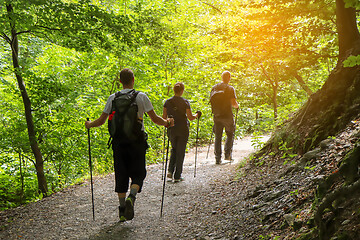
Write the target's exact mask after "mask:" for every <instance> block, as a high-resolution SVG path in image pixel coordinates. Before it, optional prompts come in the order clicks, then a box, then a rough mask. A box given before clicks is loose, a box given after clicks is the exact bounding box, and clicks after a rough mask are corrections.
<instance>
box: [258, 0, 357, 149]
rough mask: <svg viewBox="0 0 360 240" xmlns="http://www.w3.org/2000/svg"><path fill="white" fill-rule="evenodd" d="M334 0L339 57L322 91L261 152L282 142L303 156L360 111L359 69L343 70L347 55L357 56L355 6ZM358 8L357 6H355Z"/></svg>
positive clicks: (348, 68) (342, 0)
mask: <svg viewBox="0 0 360 240" xmlns="http://www.w3.org/2000/svg"><path fill="white" fill-rule="evenodd" d="M346 2H351V1H344V0H336V23H337V29H338V30H337V33H338V42H339V58H338V62H337V65H336V67H335V69H334V70H333V71H332V72H331V74H330V75H329V77H328V79H327V80H326V82H325V84H324V85H323V86H322V88H321V89H320V90H319V91H317V92H316V93H314V94H313V95H311V97H310V98H309V99H308V101H307V102H306V103H305V104H304V105H303V107H302V108H301V109H300V110H299V111H298V112H297V113H296V114H295V116H294V117H293V118H292V119H291V120H290V121H289V122H288V123H287V124H285V125H284V126H283V127H282V128H281V129H280V130H279V131H278V133H276V136H274V138H273V140H272V141H270V142H269V143H268V145H267V147H265V148H264V150H266V149H269V147H270V148H274V147H276V146H277V141H275V139H282V140H283V141H286V142H288V143H290V144H291V145H293V146H294V149H296V150H297V151H298V152H300V153H303V152H306V151H308V150H309V149H312V148H314V147H315V146H317V145H318V144H319V142H320V141H322V140H323V139H325V138H327V137H328V136H332V135H335V134H336V133H337V132H338V131H339V130H341V129H343V128H344V127H345V126H346V124H347V123H348V122H349V121H350V120H352V119H353V118H354V117H355V116H357V115H358V113H359V111H360V96H359V92H360V66H359V65H357V66H354V67H344V65H343V63H344V60H346V59H347V58H348V57H349V56H357V55H359V54H360V34H359V29H358V25H357V21H356V9H355V5H347V6H349V7H346V6H345V3H346ZM357 7H359V6H357Z"/></svg>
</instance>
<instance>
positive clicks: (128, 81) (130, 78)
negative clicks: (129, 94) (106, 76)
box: [120, 68, 134, 86]
mask: <svg viewBox="0 0 360 240" xmlns="http://www.w3.org/2000/svg"><path fill="white" fill-rule="evenodd" d="M120 82H121V83H122V85H123V86H131V85H132V84H133V83H134V73H133V71H131V69H129V68H124V69H123V70H121V72H120Z"/></svg>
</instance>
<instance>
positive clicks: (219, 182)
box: [0, 137, 254, 239]
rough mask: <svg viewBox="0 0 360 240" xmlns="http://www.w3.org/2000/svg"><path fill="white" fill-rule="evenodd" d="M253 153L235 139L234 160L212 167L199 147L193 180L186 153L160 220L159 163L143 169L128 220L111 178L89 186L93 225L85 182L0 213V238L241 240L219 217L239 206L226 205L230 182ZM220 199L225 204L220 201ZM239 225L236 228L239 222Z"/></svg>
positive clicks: (248, 143) (191, 160) (191, 162)
mask: <svg viewBox="0 0 360 240" xmlns="http://www.w3.org/2000/svg"><path fill="white" fill-rule="evenodd" d="M253 151H254V149H253V147H252V146H251V138H249V137H247V138H244V139H241V140H238V141H236V142H235V144H234V151H233V158H234V160H235V161H234V162H233V163H232V164H225V165H215V164H214V162H215V160H214V156H213V153H212V152H213V148H211V149H210V154H209V158H208V159H206V154H207V147H203V148H199V149H198V158H197V172H196V177H194V159H195V157H194V152H195V149H191V150H190V151H189V153H187V155H186V159H185V163H184V172H183V177H184V178H185V181H184V182H180V183H169V182H167V183H166V188H165V200H164V209H163V217H162V218H160V206H161V195H162V180H161V175H162V164H157V165H152V166H148V168H147V169H148V175H147V178H146V180H145V183H144V188H143V192H142V193H140V194H138V197H137V201H136V204H135V218H134V219H133V220H132V221H128V222H125V223H119V222H118V210H117V207H118V200H117V197H116V195H115V193H114V191H113V189H114V180H113V178H114V176H113V174H110V175H108V176H105V177H103V178H97V179H96V180H95V183H94V190H95V192H94V194H95V218H96V219H95V221H93V220H92V208H91V193H90V187H89V183H85V184H82V185H78V186H74V187H71V188H68V189H66V190H65V191H63V192H60V193H57V194H54V195H52V196H51V197H48V198H46V199H44V200H42V201H39V202H36V203H32V204H29V205H27V206H25V207H20V208H17V209H13V210H9V211H5V212H2V213H0V224H1V225H0V226H1V230H2V231H1V232H0V239H229V238H230V236H231V238H232V239H240V238H238V237H237V235H238V233H237V232H236V231H239V230H241V226H237V228H236V229H234V221H233V222H232V223H231V221H228V219H226V218H228V217H231V212H229V213H228V214H222V213H224V212H227V210H229V209H230V208H229V204H239V203H236V198H234V201H235V202H234V201H232V200H231V199H230V202H229V196H231V194H232V189H233V188H232V187H231V186H230V185H231V184H229V183H231V182H232V180H233V179H234V177H235V176H236V168H237V166H238V164H239V163H240V162H241V161H243V160H244V158H245V157H246V156H248V155H249V154H250V153H251V152H253ZM233 190H234V194H235V189H233ZM225 196H226V201H222V199H223V198H224V197H225ZM243 217H244V218H245V217H246V216H243ZM235 220H236V219H235ZM238 220H239V221H235V223H236V222H238V223H239V224H240V223H241V224H242V223H243V222H244V221H240V219H238ZM239 236H240V233H239ZM241 239H242V238H241Z"/></svg>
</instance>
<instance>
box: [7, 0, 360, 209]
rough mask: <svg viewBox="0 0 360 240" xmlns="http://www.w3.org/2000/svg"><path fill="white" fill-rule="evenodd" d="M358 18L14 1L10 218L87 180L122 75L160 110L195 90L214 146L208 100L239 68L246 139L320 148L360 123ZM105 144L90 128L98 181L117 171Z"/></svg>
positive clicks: (286, 9)
mask: <svg viewBox="0 0 360 240" xmlns="http://www.w3.org/2000/svg"><path fill="white" fill-rule="evenodd" d="M359 7H360V6H359V3H358V1H353V0H347V1H342V0H337V1H335V0H321V1H306V0H303V1H296V2H294V1H286V0H283V1H276V0H266V1H245V0H244V1H240V0H237V1H226V0H224V1H206V2H205V1H203V2H202V1H193V0H191V1H171V0H168V1H152V0H151V1H141V0H136V1H135V0H133V1H132V0H128V1H126V0H124V1H114V0H80V1H72V0H63V1H61V0H54V1H44V0H32V1H28V0H26V1H25V0H14V1H8V0H5V1H2V2H1V5H0V37H1V38H0V40H1V41H0V53H1V54H0V59H1V60H0V114H1V123H0V124H1V128H0V131H1V132H0V165H1V168H0V209H6V208H10V207H15V206H18V205H20V204H24V203H27V202H29V201H34V200H37V199H41V198H42V197H44V196H47V195H49V194H51V193H53V192H56V191H59V190H61V189H63V188H65V187H67V186H69V185H72V184H75V183H77V182H79V181H82V180H83V179H84V178H88V177H89V176H88V174H89V171H88V169H89V168H88V153H87V151H88V149H87V135H86V130H85V128H84V121H85V119H86V117H89V118H90V119H94V118H96V117H97V116H99V114H100V113H101V112H102V110H103V108H104V105H105V102H106V100H107V97H108V95H110V94H111V93H113V92H115V91H118V90H119V89H120V86H119V84H118V73H119V70H120V69H121V68H124V67H129V68H132V69H133V70H134V73H135V78H136V85H135V88H136V89H137V90H140V91H143V92H145V93H146V94H147V95H148V96H149V98H150V100H151V101H152V103H153V105H154V107H155V111H156V112H157V113H161V111H162V105H163V102H164V100H165V99H167V98H169V97H170V96H172V90H171V89H172V86H173V84H174V83H176V82H179V81H182V82H184V83H185V93H184V97H185V98H187V99H188V100H189V101H190V103H191V107H192V109H193V110H194V111H196V110H201V111H202V112H203V116H204V117H202V119H201V126H200V132H199V136H200V139H201V140H200V141H201V143H204V144H205V143H207V142H208V141H209V140H210V139H209V137H210V135H211V127H212V116H211V110H210V106H209V104H208V102H209V99H208V96H209V91H210V89H211V86H212V85H214V84H215V83H217V82H219V81H220V74H221V72H223V71H224V70H229V71H230V72H232V74H233V75H232V77H233V78H232V82H231V83H232V85H233V86H234V87H235V89H236V94H237V96H238V102H239V104H240V111H239V116H238V127H237V136H243V135H247V134H253V135H254V136H258V135H261V134H264V133H270V132H272V131H274V130H276V131H275V133H276V134H274V135H273V138H272V141H270V142H269V143H268V144H267V145H266V146H265V148H263V151H262V153H270V152H277V151H287V152H289V153H290V152H291V153H292V154H295V155H296V154H302V153H304V152H306V151H308V150H311V149H312V148H314V147H316V146H317V144H318V143H319V142H320V141H321V140H323V139H325V138H327V137H331V136H333V135H335V134H336V132H337V131H339V130H340V129H341V128H342V127H343V126H345V125H346V123H347V122H348V121H350V120H351V119H352V117H354V116H355V115H356V114H357V113H358V108H357V107H354V106H356V101H355V100H356V99H357V95H358V94H357V90H358V89H357V81H355V80H356V79H357V78H358V76H357V75H358V73H359V71H358V68H359V65H360V57H359V50H360V48H359V46H360V45H359V36H358V35H359V32H358V29H357V27H358V26H359V21H358V20H359V14H358V11H357V10H356V9H359ZM339 9H340V10H341V11H340V12H339ZM344 12H345V14H343V15H341V13H344ZM339 14H340V15H339ZM347 16H349V18H350V19H347ZM339 19H341V20H343V21H342V22H339ZM343 36H348V37H345V39H344V38H342V37H343ZM336 74H338V75H336ZM329 76H330V77H329ZM341 79H345V80H346V81H345V80H344V81H341ZM354 79H355V80H354ZM334 86H337V87H340V88H342V89H337V88H336V87H334ZM330 100H334V101H330ZM343 103H346V104H343ZM349 109H350V110H349ZM319 113H322V115H320V114H319ZM330 113H334V114H330ZM330 115H331V117H329V118H327V116H330ZM314 116H317V118H316V117H314ZM323 119H328V120H329V121H321V120H323ZM145 126H146V131H147V132H148V133H149V136H150V137H149V144H150V146H151V148H150V150H149V151H148V155H147V161H148V163H149V164H150V163H154V162H158V161H161V160H162V156H163V155H162V151H163V143H162V136H163V128H161V127H159V126H156V125H154V124H152V123H151V121H150V120H149V119H147V118H146V119H145ZM277 126H278V127H277ZM325 126H332V127H331V128H328V127H325ZM195 131H196V128H195V127H194V126H192V127H191V136H190V144H189V146H188V147H190V146H192V145H193V144H194V142H195V134H196V133H195ZM256 139H257V138H256V137H255V138H254V145H255V146H257V147H259V148H261V147H262V146H263V143H261V142H259V141H257V140H256ZM107 140H108V133H107V128H106V127H102V128H98V129H94V130H93V131H92V151H93V152H92V156H93V161H94V172H95V173H96V174H99V175H101V174H107V173H109V172H111V171H112V153H111V151H110V150H109V149H107ZM295 155H294V157H295Z"/></svg>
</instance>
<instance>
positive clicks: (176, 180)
mask: <svg viewBox="0 0 360 240" xmlns="http://www.w3.org/2000/svg"><path fill="white" fill-rule="evenodd" d="M182 181H184V178H182V177H181V178H178V179H174V182H176V183H177V182H182Z"/></svg>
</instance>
